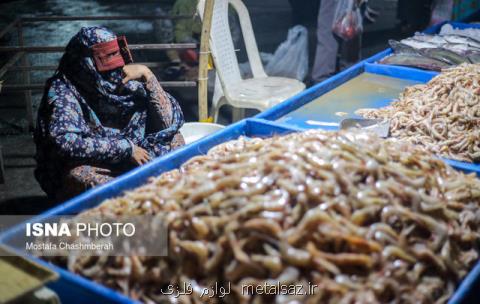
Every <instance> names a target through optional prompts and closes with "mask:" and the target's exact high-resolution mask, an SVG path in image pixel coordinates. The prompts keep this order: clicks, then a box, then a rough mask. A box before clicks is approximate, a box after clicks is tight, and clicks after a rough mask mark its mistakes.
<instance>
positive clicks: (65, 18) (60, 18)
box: [22, 15, 193, 23]
mask: <svg viewBox="0 0 480 304" xmlns="http://www.w3.org/2000/svg"><path fill="white" fill-rule="evenodd" d="M189 18H193V16H188V15H178V16H166V15H164V16H162V15H138V16H104V15H101V16H40V17H22V21H23V22H24V23H25V22H37V21H88V20H90V21H95V20H156V19H172V20H176V19H189Z"/></svg>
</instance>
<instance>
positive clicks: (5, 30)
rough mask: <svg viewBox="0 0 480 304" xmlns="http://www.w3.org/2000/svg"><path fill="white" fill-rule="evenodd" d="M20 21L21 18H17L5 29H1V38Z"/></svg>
mask: <svg viewBox="0 0 480 304" xmlns="http://www.w3.org/2000/svg"><path fill="white" fill-rule="evenodd" d="M19 21H20V18H17V19H15V20H14V21H13V22H12V23H10V24H9V25H7V26H6V27H5V28H3V30H1V31H0V38H2V37H3V36H4V35H5V34H6V33H8V32H10V30H12V29H13V28H14V27H15V26H17V23H18V22H19Z"/></svg>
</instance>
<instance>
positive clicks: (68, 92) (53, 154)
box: [34, 27, 184, 201]
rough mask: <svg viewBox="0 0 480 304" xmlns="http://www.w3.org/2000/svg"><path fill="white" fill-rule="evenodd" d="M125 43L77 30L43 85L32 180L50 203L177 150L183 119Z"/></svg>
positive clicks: (101, 31)
mask: <svg viewBox="0 0 480 304" xmlns="http://www.w3.org/2000/svg"><path fill="white" fill-rule="evenodd" d="M131 62H132V59H131V55H130V52H129V50H128V46H127V44H126V40H125V38H124V37H119V38H117V36H115V34H113V33H112V32H111V31H109V30H108V29H106V28H103V27H88V28H82V29H81V30H80V32H78V33H77V34H76V35H75V36H74V37H73V38H72V39H71V41H70V42H69V43H68V45H67V48H66V52H65V54H64V55H63V57H62V59H61V61H60V65H59V67H58V70H57V71H56V73H55V74H54V76H53V77H52V78H50V79H49V80H48V81H47V84H46V88H45V93H44V96H43V99H42V102H41V105H40V108H39V112H38V119H37V128H36V130H35V135H34V139H35V143H36V146H37V154H36V160H37V168H36V170H35V177H36V178H37V180H38V182H39V183H40V185H41V187H42V188H43V190H44V191H45V192H46V193H47V194H48V196H49V197H50V198H52V199H54V200H57V201H61V200H65V199H67V198H70V197H73V196H75V195H77V194H79V193H81V192H83V191H85V190H87V189H89V188H91V187H95V186H97V185H99V184H103V183H105V182H108V181H110V180H111V179H113V178H114V177H116V176H118V175H120V174H122V173H124V172H126V171H128V170H129V169H132V168H134V167H135V166H140V165H143V164H145V163H147V162H148V161H149V160H150V159H152V158H154V157H158V156H161V155H163V154H165V153H168V152H170V151H172V150H174V149H176V148H178V147H180V146H182V145H183V144H184V140H183V137H182V135H181V134H180V133H179V129H180V127H181V126H182V125H183V123H184V119H183V114H182V111H181V109H180V106H179V104H178V103H177V101H176V100H175V99H174V98H173V97H172V96H170V95H169V94H168V93H166V92H165V91H164V90H163V89H162V87H161V86H160V84H159V83H158V81H157V79H156V78H155V76H154V75H153V73H152V72H151V71H150V70H149V69H148V68H147V67H146V66H143V65H136V64H130V63H131Z"/></svg>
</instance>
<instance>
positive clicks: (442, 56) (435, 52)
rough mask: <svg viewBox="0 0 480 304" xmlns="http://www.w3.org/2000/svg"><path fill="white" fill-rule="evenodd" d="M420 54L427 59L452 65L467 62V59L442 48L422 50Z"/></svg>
mask: <svg viewBox="0 0 480 304" xmlns="http://www.w3.org/2000/svg"><path fill="white" fill-rule="evenodd" d="M421 53H422V54H423V55H425V56H427V57H430V58H433V59H437V60H440V61H443V62H446V63H449V64H452V65H458V64H462V63H465V62H469V60H468V58H467V57H465V56H461V55H459V54H457V53H455V52H453V51H450V50H447V49H444V48H435V49H423V50H421Z"/></svg>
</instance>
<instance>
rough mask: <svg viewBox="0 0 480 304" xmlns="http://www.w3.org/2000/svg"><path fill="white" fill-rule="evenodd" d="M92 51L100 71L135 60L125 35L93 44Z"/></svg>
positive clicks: (119, 66) (112, 68) (118, 66)
mask: <svg viewBox="0 0 480 304" xmlns="http://www.w3.org/2000/svg"><path fill="white" fill-rule="evenodd" d="M92 53H93V60H94V61H95V65H96V66H97V70H98V71H99V72H105V71H110V70H114V69H116V68H121V67H123V66H124V65H126V64H129V63H132V62H133V59H132V54H131V53H130V50H129V49H128V44H127V39H126V38H125V36H120V37H118V38H117V39H115V40H112V41H108V42H102V43H97V44H95V45H94V46H92Z"/></svg>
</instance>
